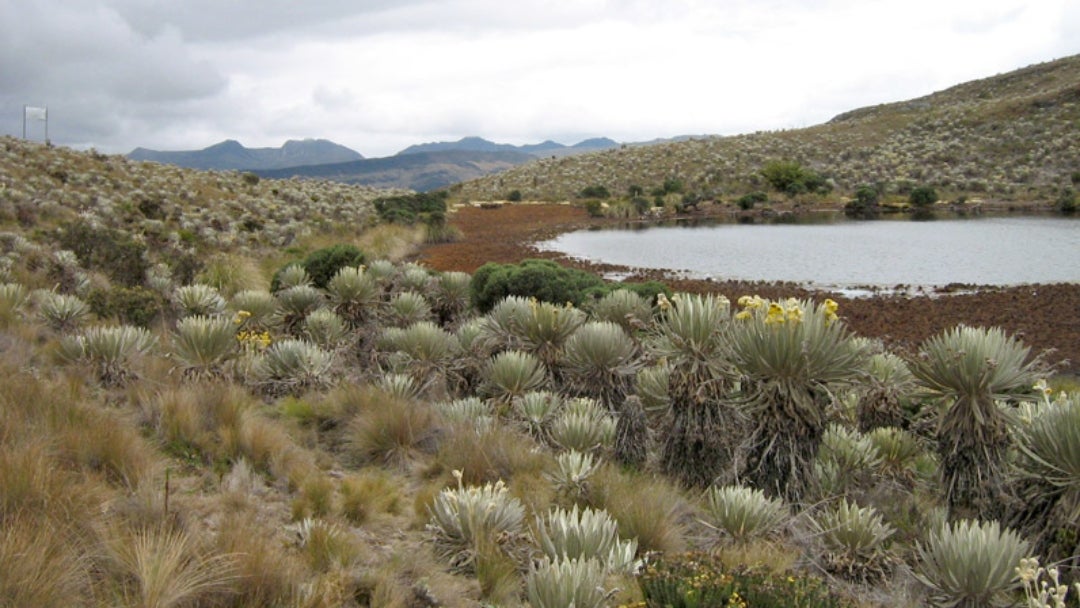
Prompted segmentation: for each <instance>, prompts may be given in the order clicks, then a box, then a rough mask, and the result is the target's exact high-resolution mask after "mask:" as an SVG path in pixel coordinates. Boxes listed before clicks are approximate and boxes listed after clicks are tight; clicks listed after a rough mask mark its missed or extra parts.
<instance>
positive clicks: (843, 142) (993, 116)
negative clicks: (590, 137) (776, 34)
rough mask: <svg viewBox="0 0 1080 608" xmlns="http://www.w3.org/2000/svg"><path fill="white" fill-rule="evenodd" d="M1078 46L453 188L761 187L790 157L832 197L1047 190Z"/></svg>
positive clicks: (1071, 144)
mask: <svg viewBox="0 0 1080 608" xmlns="http://www.w3.org/2000/svg"><path fill="white" fill-rule="evenodd" d="M1078 126H1080V55H1076V56H1071V57H1066V58H1062V59H1058V60H1055V61H1051V62H1046V63H1042V64H1038V65H1033V66H1029V67H1027V68H1023V69H1020V70H1016V71H1014V72H1009V73H1007V74H1002V75H997V76H993V77H990V78H985V79H981V80H976V81H972V82H968V83H964V84H960V85H957V86H954V87H951V88H949V89H946V90H944V91H940V92H937V93H933V94H931V95H928V96H925V97H921V98H918V99H913V100H908V101H902V102H898V103H889V104H882V105H877V106H873V107H867V108H860V109H857V110H853V111H850V112H846V113H843V114H841V115H839V116H837V117H835V118H833V119H832V120H830V121H829V122H827V123H825V124H821V125H816V126H812V127H809V128H805V129H795V130H785V131H769V132H758V133H752V134H745V135H736V136H724V137H721V136H704V137H695V138H690V139H688V140H685V141H675V142H671V143H660V144H656V145H647V146H625V147H619V148H617V149H611V150H605V151H602V152H598V153H594V154H585V155H580V156H573V157H564V158H556V159H551V158H545V159H543V160H539V161H537V162H533V163H529V164H527V165H522V166H520V167H515V168H514V169H510V170H508V171H505V172H503V173H500V174H499V175H498V176H487V177H484V178H480V179H475V180H472V181H470V182H467V183H464V184H461V185H459V186H456V187H455V188H454V189H453V192H454V195H455V197H456V198H460V199H465V200H492V199H503V198H506V197H507V194H508V193H509V192H511V191H513V190H519V191H520V192H521V194H522V195H523V196H524V198H526V199H532V200H552V201H556V200H567V199H572V198H575V197H577V196H578V195H579V193H580V192H581V191H582V190H583V189H585V188H587V187H590V186H604V187H605V188H607V189H608V190H609V191H610V192H612V193H613V194H615V195H624V194H625V193H626V192H627V191H628V188H629V187H630V186H631V185H638V186H641V187H643V188H644V189H645V190H646V191H648V190H651V189H652V188H654V187H657V186H659V185H660V184H662V183H663V182H664V181H665V180H668V179H672V178H674V179H678V180H680V181H681V182H682V183H683V184H684V185H685V187H686V189H687V190H688V191H690V192H695V193H700V194H703V195H705V196H711V197H721V198H723V197H732V196H739V195H741V194H744V193H747V192H751V191H754V190H763V189H765V188H766V185H765V183H764V181H763V179H762V178H761V175H760V171H761V168H762V166H763V165H764V164H765V163H767V162H769V161H770V160H792V161H796V162H799V163H801V164H802V165H804V166H806V167H808V168H810V169H813V170H815V171H817V172H819V173H820V174H822V175H823V176H824V177H826V178H827V179H829V180H831V184H832V185H833V186H834V190H833V194H832V195H830V196H832V197H838V198H842V197H845V196H848V195H850V194H851V193H852V192H853V191H854V190H855V189H856V188H857V187H858V186H860V185H862V184H879V185H881V186H882V187H883V188H884V189H885V190H886V192H887V193H889V192H892V193H896V192H897V191H903V190H904V188H906V187H910V186H911V185H913V184H919V185H923V184H925V185H931V186H934V187H935V188H937V189H938V190H939V192H941V193H942V195H943V196H944V197H949V196H960V195H965V196H970V197H983V198H994V199H999V200H1047V199H1052V198H1053V197H1055V196H1056V195H1057V194H1058V193H1059V192H1060V190H1061V189H1062V188H1064V187H1069V186H1070V182H1072V181H1073V180H1074V179H1077V178H1076V177H1074V176H1080V174H1078V173H1077V171H1078V170H1080V164H1078V161H1077V159H1080V138H1078V137H1077V136H1076V134H1077V132H1078Z"/></svg>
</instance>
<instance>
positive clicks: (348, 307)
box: [326, 266, 382, 328]
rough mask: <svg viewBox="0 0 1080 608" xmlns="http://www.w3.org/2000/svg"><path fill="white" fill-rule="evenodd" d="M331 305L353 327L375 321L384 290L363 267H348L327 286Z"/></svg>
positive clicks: (340, 270)
mask: <svg viewBox="0 0 1080 608" xmlns="http://www.w3.org/2000/svg"><path fill="white" fill-rule="evenodd" d="M326 291H327V293H329V294H330V305H331V306H332V307H333V309H334V312H336V313H338V314H339V315H341V317H342V318H343V319H345V321H346V322H347V323H348V324H349V325H350V326H351V327H354V328H355V327H360V326H362V325H364V324H365V323H367V322H369V321H371V320H373V319H374V318H375V316H376V314H377V313H378V310H379V303H380V302H381V301H382V288H381V287H380V286H379V284H378V282H377V281H376V280H375V278H374V277H373V276H372V275H371V274H370V273H368V272H366V271H365V270H364V268H362V267H354V266H346V267H344V268H341V269H339V270H338V271H337V273H336V274H335V275H334V276H333V277H332V278H331V279H330V282H329V283H328V284H327V286H326Z"/></svg>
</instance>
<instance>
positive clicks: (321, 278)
mask: <svg viewBox="0 0 1080 608" xmlns="http://www.w3.org/2000/svg"><path fill="white" fill-rule="evenodd" d="M366 259H367V258H366V256H365V255H364V252H363V251H360V249H358V248H357V247H356V246H354V245H348V244H344V243H338V244H337V245H332V246H330V247H324V248H322V249H316V250H315V251H312V252H311V253H310V254H308V256H307V257H306V258H304V260H303V261H302V262H300V263H299V265H300V266H301V267H303V269H304V270H305V271H307V274H308V276H309V277H310V278H311V282H312V284H313V285H314V286H315V287H318V288H320V289H325V288H326V286H327V284H329V283H330V279H332V278H334V275H335V274H337V272H338V271H339V270H341V269H342V268H346V267H349V266H360V265H362V264H363V263H364V262H365V261H366ZM295 264H296V262H289V263H288V264H286V265H285V266H284V267H282V268H281V269H279V270H278V271H277V272H276V273H274V278H273V279H271V280H270V291H277V290H279V289H281V287H282V279H281V273H282V272H283V271H284V270H285V268H287V267H289V266H293V265H295Z"/></svg>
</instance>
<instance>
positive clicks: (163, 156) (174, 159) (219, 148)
mask: <svg viewBox="0 0 1080 608" xmlns="http://www.w3.org/2000/svg"><path fill="white" fill-rule="evenodd" d="M127 157H128V158H129V159H131V160H145V161H153V162H157V163H163V164H168V165H178V166H180V167H187V168H189V169H209V170H220V171H227V170H241V171H254V170H265V169H284V168H285V167H304V166H309V165H322V164H326V163H342V162H347V161H354V160H361V159H363V158H364V157H363V156H362V155H361V154H360V153H359V152H357V151H355V150H350V149H349V148H346V147H345V146H342V145H341V144H336V143H334V142H332V141H328V140H325V139H304V140H296V139H290V140H289V141H287V142H285V144H284V145H282V146H281V147H280V148H247V147H244V145H243V144H241V143H240V142H238V141H236V140H234V139H227V140H225V141H223V142H221V143H217V144H214V145H212V146H210V147H208V148H203V149H202V150H178V151H162V150H150V149H147V148H135V149H134V150H132V151H131V152H130V153H129V154H128V155H127Z"/></svg>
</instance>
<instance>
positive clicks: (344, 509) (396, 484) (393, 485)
mask: <svg viewBox="0 0 1080 608" xmlns="http://www.w3.org/2000/svg"><path fill="white" fill-rule="evenodd" d="M402 486H403V480H402V479H400V478H396V477H394V476H393V475H391V474H390V473H389V472H387V471H385V470H383V469H379V468H374V467H369V468H365V469H363V470H361V471H359V472H357V473H356V474H354V475H350V476H349V477H346V478H345V479H343V480H341V486H340V488H339V491H340V493H341V506H340V513H341V516H342V517H344V518H345V519H346V520H348V521H349V523H351V524H353V525H355V526H361V525H363V524H365V523H367V522H368V521H370V520H371V519H372V518H373V517H375V516H377V515H379V514H381V513H389V514H391V515H399V514H400V513H401V512H402V510H403V508H404V497H403V496H402V494H401V488H402Z"/></svg>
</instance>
